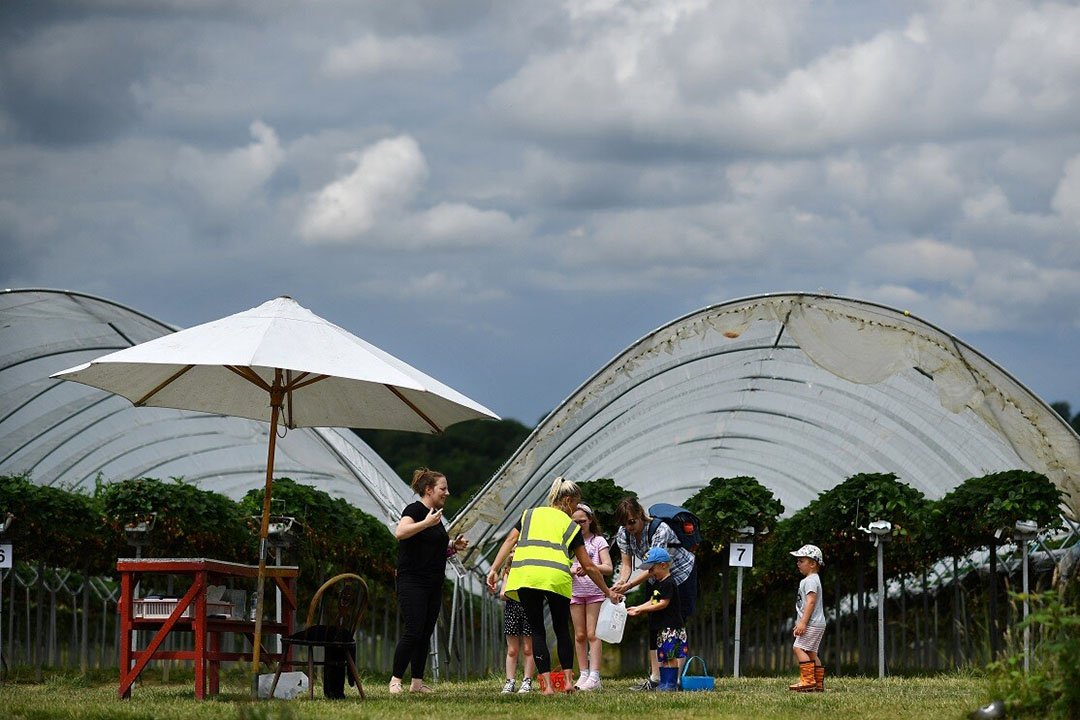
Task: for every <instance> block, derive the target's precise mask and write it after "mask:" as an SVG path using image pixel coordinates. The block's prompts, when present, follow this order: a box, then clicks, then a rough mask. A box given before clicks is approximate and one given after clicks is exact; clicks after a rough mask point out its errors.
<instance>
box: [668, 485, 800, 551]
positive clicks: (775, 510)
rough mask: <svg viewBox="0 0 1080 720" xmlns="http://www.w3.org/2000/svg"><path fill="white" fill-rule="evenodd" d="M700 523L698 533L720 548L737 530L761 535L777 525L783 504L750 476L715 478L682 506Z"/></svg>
mask: <svg viewBox="0 0 1080 720" xmlns="http://www.w3.org/2000/svg"><path fill="white" fill-rule="evenodd" d="M684 505H685V507H686V509H687V510H690V511H691V512H693V513H694V514H695V515H697V516H698V518H699V519H700V520H701V534H702V536H703V538H705V539H707V540H708V541H709V543H710V544H711V545H712V546H713V547H715V548H717V549H719V548H720V547H721V546H722V545H724V544H726V543H728V542H729V541H730V540H731V538H732V536H733V535H734V534H735V531H736V530H737V529H739V528H743V527H748V526H752V527H753V528H754V530H755V532H761V531H763V530H765V529H767V528H770V527H772V526H773V525H775V524H776V519H777V518H778V517H780V515H782V514H783V512H784V505H783V503H781V502H780V501H779V500H777V499H776V497H775V496H774V495H773V493H772V490H769V488H767V487H765V486H764V485H762V484H761V483H759V482H758V481H757V480H756V479H755V478H752V477H745V476H740V477H733V478H722V477H715V478H713V479H712V480H710V481H709V484H708V485H706V486H705V487H703V488H702V489H701V490H699V491H698V492H697V493H696V494H695V495H694V496H693V497H691V498H690V499H689V500H687V501H686V502H685V503H684Z"/></svg>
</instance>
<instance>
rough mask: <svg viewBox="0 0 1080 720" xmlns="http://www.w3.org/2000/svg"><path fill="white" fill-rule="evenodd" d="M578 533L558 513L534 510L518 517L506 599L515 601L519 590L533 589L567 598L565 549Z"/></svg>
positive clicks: (568, 581) (569, 588)
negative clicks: (519, 527) (519, 535)
mask: <svg viewBox="0 0 1080 720" xmlns="http://www.w3.org/2000/svg"><path fill="white" fill-rule="evenodd" d="M579 532H581V528H579V527H578V524H577V523H576V522H574V521H573V520H571V519H570V516H569V515H567V514H566V513H564V512H563V511H562V510H557V509H555V508H553V507H538V508H533V509H531V510H526V511H525V512H524V513H522V515H521V537H520V538H519V539H518V543H517V547H516V548H515V549H514V562H513V564H512V565H511V566H510V575H509V576H508V577H507V578H506V596H507V597H508V598H511V599H512V600H517V599H518V594H517V591H518V590H519V589H520V588H534V589H536V590H550V591H551V592H555V593H558V594H560V595H564V596H565V597H570V596H571V595H572V594H573V581H572V579H571V577H570V557H569V552H570V550H569V548H570V541H571V540H573V539H574V535H576V534H577V533H579Z"/></svg>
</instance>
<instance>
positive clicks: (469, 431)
mask: <svg viewBox="0 0 1080 720" xmlns="http://www.w3.org/2000/svg"><path fill="white" fill-rule="evenodd" d="M354 432H355V433H356V434H357V435H359V436H360V438H361V439H362V440H363V441H364V442H366V443H367V444H368V445H370V446H371V448H372V449H373V450H374V451H375V452H377V453H378V454H379V456H380V457H381V458H382V459H383V460H385V461H386V463H387V464H388V465H389V466H390V467H392V468H393V469H394V472H396V473H397V474H398V475H399V476H400V477H401V479H402V480H404V481H405V482H406V483H409V482H412V474H413V470H415V469H416V468H418V467H430V468H435V469H436V470H438V471H439V472H442V473H445V474H446V479H447V483H448V484H449V486H450V497H449V498H448V499H447V501H446V507H445V509H444V512H445V514H446V517H448V518H449V517H453V516H454V513H456V512H457V511H458V510H459V509H460V508H461V507H462V506H463V505H464V504H465V503H466V502H468V501H469V499H470V498H471V497H472V496H473V494H474V493H475V492H476V491H477V490H479V489H480V488H481V487H483V485H484V483H486V482H487V481H488V480H489V479H490V478H491V477H492V476H493V475H494V474H495V473H496V471H498V469H499V468H500V467H502V464H503V463H504V462H506V461H507V460H508V459H509V458H510V456H511V455H513V454H514V451H515V450H517V448H518V446H520V445H521V443H522V442H524V440H525V438H526V437H528V435H529V428H527V427H525V426H524V425H522V424H521V423H519V422H518V421H517V420H472V421H470V422H463V423H458V424H457V425H451V426H450V427H449V428H447V429H446V431H445V432H444V433H442V434H441V435H423V434H421V433H414V432H399V431H396V430H354Z"/></svg>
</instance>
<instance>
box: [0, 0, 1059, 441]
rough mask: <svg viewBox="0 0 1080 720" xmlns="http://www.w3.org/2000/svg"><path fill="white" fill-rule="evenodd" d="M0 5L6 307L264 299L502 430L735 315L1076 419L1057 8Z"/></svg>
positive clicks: (695, 1) (603, 1)
mask: <svg viewBox="0 0 1080 720" xmlns="http://www.w3.org/2000/svg"><path fill="white" fill-rule="evenodd" d="M883 5H885V7H884V9H882V8H881V7H879V4H877V3H865V2H862V1H861V0H860V1H856V2H850V3H848V2H828V1H822V2H813V3H810V2H769V3H762V2H756V1H754V2H744V3H737V2H705V1H702V0H665V1H664V2H656V1H655V0H639V1H635V2H617V1H615V0H565V1H564V2H543V1H536V0H521V1H520V2H514V1H513V0H489V1H481V0H453V1H452V2H435V1H431V2H414V1H413V0H394V2H386V1H385V0H375V1H372V2H353V1H345V0H321V1H320V0H308V1H307V2H300V1H293V0H290V1H288V2H285V1H284V0H282V1H277V0H251V1H250V2H244V1H242V0H233V1H225V0H221V1H217V0H173V1H168V0H157V1H154V0H93V1H92V2H91V1H89V0H87V1H86V2H77V1H75V0H67V1H66V2H56V3H50V2H46V1H44V0H29V1H26V2H24V1H20V0H6V1H5V2H3V3H0V285H2V286H4V287H51V288H64V289H72V290H79V291H83V292H88V293H92V294H96V295H101V296H104V297H106V298H109V299H112V300H116V301H119V302H121V303H124V304H127V305H130V306H132V307H134V308H136V309H139V310H141V311H144V312H146V313H149V314H150V315H153V316H155V317H157V318H159V319H161V320H164V321H167V322H171V323H174V324H177V325H182V326H190V325H195V324H198V323H201V322H205V321H209V320H212V319H216V318H218V317H221V316H224V315H228V314H231V313H234V312H239V311H241V310H246V309H248V308H250V307H253V306H255V305H258V304H260V303H262V302H263V301H265V300H268V299H270V298H272V297H275V296H277V295H282V294H288V295H291V296H293V297H294V298H296V299H297V300H298V301H299V302H300V303H301V304H302V305H304V306H305V307H308V308H309V309H311V310H312V311H314V312H316V313H318V314H320V315H322V316H324V317H326V318H328V319H330V320H332V321H334V322H336V323H338V324H339V325H342V326H343V327H345V328H346V329H348V330H350V331H351V332H353V333H355V334H357V335H360V336H361V337H363V338H365V339H367V340H369V341H370V342H373V343H375V344H376V345H379V346H380V347H382V348H384V349H385V350H387V351H388V352H391V353H393V354H395V355H397V356H398V357H400V358H402V359H403V360H405V361H406V362H409V363H411V364H413V365H415V366H417V367H418V368H420V369H421V370H423V371H425V372H428V373H429V374H431V375H434V376H435V377H437V378H438V379H440V380H442V381H443V382H446V383H447V384H449V385H451V386H453V387H455V388H456V389H458V390H460V391H462V392H464V393H465V394H467V395H469V396H471V397H473V398H475V399H476V400H477V401H479V402H481V403H483V404H485V405H487V406H488V407H490V408H492V409H493V410H495V411H496V412H498V413H500V414H501V415H503V416H504V417H514V418H517V419H519V420H522V421H523V422H525V423H527V424H530V425H531V424H533V423H535V422H536V421H537V420H538V419H539V418H540V416H541V415H542V414H544V413H546V412H547V411H548V410H550V409H552V408H553V407H555V406H556V405H557V404H558V403H559V402H561V401H562V400H563V399H564V398H565V397H566V396H567V395H569V394H570V393H571V391H573V390H574V389H575V388H576V387H577V386H578V385H579V384H580V383H581V382H583V381H584V380H585V379H587V378H588V377H589V376H590V375H592V373H593V372H595V371H596V370H598V369H599V368H600V367H601V366H602V365H604V364H605V363H606V362H607V361H608V360H610V359H611V358H612V357H614V356H615V355H616V354H618V353H619V352H621V351H622V350H623V349H624V348H626V347H627V346H628V345H630V344H631V343H633V342H634V341H635V340H637V339H638V338H640V337H641V336H643V335H644V334H646V333H648V332H649V331H651V330H653V329H655V328H656V327H658V326H660V325H663V324H665V323H667V322H668V321H670V320H673V319H675V318H677V317H679V316H681V315H683V314H685V313H688V312H691V311H694V310H697V309H699V308H701V307H704V306H706V305H709V304H713V303H718V302H723V301H725V300H730V299H734V298H738V297H743V296H746V295H752V294H757V293H762V292H778V291H791V290H805V291H819V290H823V291H828V292H834V293H838V294H841V295H850V296H854V297H858V298H864V299H869V300H874V301H877V302H882V303H885V304H888V305H892V306H895V307H898V308H903V309H908V310H910V311H911V312H912V313H913V314H915V315H917V316H920V317H922V318H924V319H926V320H928V321H930V322H932V323H934V324H937V325H939V326H941V327H943V328H944V329H946V330H948V331H950V332H952V333H954V334H956V335H958V336H959V337H960V338H962V339H963V340H965V341H966V342H968V343H969V344H971V345H973V346H974V347H976V348H978V349H979V350H981V351H982V352H984V353H985V354H986V355H988V356H989V357H991V358H992V359H994V360H995V361H997V362H998V363H1000V364H1001V365H1003V366H1004V367H1005V368H1006V369H1007V370H1009V371H1010V372H1012V373H1013V374H1014V375H1015V376H1017V377H1018V378H1019V379H1020V380H1021V381H1022V382H1024V383H1025V384H1027V385H1028V386H1029V387H1030V388H1032V389H1033V390H1034V391H1035V392H1036V393H1038V394H1039V395H1041V396H1042V397H1043V398H1044V399H1045V400H1047V401H1051V402H1052V401H1056V400H1065V401H1069V402H1071V403H1072V404H1073V405H1074V407H1075V406H1077V405H1080V373H1078V372H1077V371H1076V366H1077V361H1078V358H1080V302H1078V301H1080V121H1078V118H1080V8H1078V7H1077V6H1076V5H1075V4H1071V5H1063V4H1053V3H1011V2H1000V3H994V2H952V1H951V0H943V1H942V0H935V1H934V2H928V3H925V4H922V3H912V4H902V3H888V4H883Z"/></svg>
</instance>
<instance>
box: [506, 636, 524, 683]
mask: <svg viewBox="0 0 1080 720" xmlns="http://www.w3.org/2000/svg"><path fill="white" fill-rule="evenodd" d="M520 640H521V638H520V637H519V636H517V635H507V636H506V679H507V680H510V679H512V678H514V677H516V676H517V660H518V642H520Z"/></svg>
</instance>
